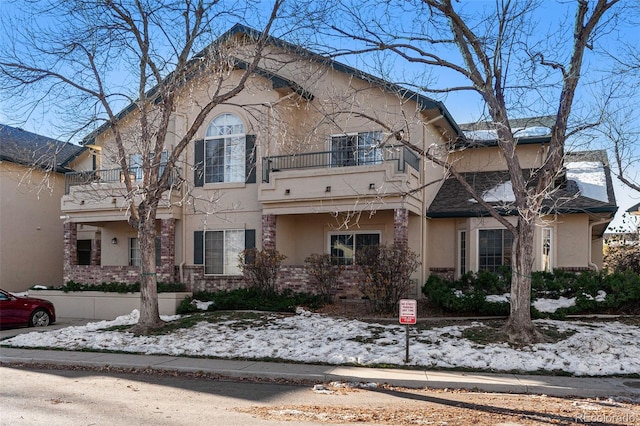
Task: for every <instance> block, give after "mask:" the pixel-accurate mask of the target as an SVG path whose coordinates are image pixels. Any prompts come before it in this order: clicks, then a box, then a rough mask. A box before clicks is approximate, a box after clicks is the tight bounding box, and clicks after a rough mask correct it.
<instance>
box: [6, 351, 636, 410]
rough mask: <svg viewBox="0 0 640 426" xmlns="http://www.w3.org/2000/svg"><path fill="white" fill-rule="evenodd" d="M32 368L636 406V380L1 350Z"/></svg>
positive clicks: (13, 361) (13, 360) (8, 358)
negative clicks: (610, 400)
mask: <svg viewBox="0 0 640 426" xmlns="http://www.w3.org/2000/svg"><path fill="white" fill-rule="evenodd" d="M20 363H37V364H54V365H63V366H84V367H106V366H110V367H117V368H140V369H146V368H151V369H157V370H166V371H180V372H203V373H212V374H219V375H221V376H224V377H228V378H231V379H233V378H249V377H258V378H268V379H290V380H309V381H313V382H317V383H326V382H331V381H353V382H365V383H370V382H375V383H387V384H389V385H393V386H402V387H410V388H423V387H429V388H440V389H442V388H450V389H452V388H455V389H469V390H478V391H484V392H509V393H532V394H544V395H549V396H561V397H564V396H576V397H619V398H624V399H630V400H633V401H640V379H632V378H628V379H625V378H593V377H585V378H579V377H558V376H533V375H519V374H485V373H463V372H443V371H424V370H423V371H420V370H404V369H386V368H384V369H383V368H364V367H345V366H326V365H309V364H286V363H275V362H259V361H236V360H221V359H203V358H186V357H174V356H165V355H133V354H114V353H98V352H74V351H54V350H39V349H14V348H7V347H0V364H1V365H2V366H5V367H10V366H11V365H12V364H20Z"/></svg>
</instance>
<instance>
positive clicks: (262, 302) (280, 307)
mask: <svg viewBox="0 0 640 426" xmlns="http://www.w3.org/2000/svg"><path fill="white" fill-rule="evenodd" d="M193 300H200V301H203V302H213V303H212V304H211V305H210V306H209V308H208V310H209V311H221V310H224V311H227V310H260V311H273V312H295V310H296V307H298V306H304V307H307V308H310V309H316V308H319V307H320V306H322V304H323V302H322V298H321V297H320V296H319V295H311V294H307V293H293V292H292V291H291V290H285V291H283V292H281V293H277V292H271V293H263V292H261V291H259V290H258V289H255V288H239V289H236V290H229V291H225V290H222V291H215V292H210V291H201V292H197V293H194V295H193V297H188V298H186V299H185V300H183V301H182V303H181V304H180V306H179V307H178V313H179V314H185V313H192V312H196V311H197V310H198V309H197V308H196V307H195V306H194V305H193V304H192V303H191V302H192V301H193Z"/></svg>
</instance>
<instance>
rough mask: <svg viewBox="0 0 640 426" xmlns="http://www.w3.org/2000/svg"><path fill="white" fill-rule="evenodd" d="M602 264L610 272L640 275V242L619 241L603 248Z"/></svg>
mask: <svg viewBox="0 0 640 426" xmlns="http://www.w3.org/2000/svg"><path fill="white" fill-rule="evenodd" d="M604 264H605V265H606V267H607V269H608V270H609V271H612V272H624V271H632V272H635V273H636V274H640V242H638V241H620V242H617V243H615V244H611V245H608V246H607V247H606V248H605V253H604Z"/></svg>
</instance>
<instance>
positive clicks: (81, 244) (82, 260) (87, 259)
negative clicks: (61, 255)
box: [76, 240, 91, 265]
mask: <svg viewBox="0 0 640 426" xmlns="http://www.w3.org/2000/svg"><path fill="white" fill-rule="evenodd" d="M76 247H77V250H78V265H91V240H78V241H77V242H76Z"/></svg>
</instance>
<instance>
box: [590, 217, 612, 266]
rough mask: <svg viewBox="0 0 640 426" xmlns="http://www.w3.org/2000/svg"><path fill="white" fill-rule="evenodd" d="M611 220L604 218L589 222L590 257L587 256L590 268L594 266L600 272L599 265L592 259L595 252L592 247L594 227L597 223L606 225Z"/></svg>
mask: <svg viewBox="0 0 640 426" xmlns="http://www.w3.org/2000/svg"><path fill="white" fill-rule="evenodd" d="M609 222H611V219H602V220H598V221H596V222H591V223H590V224H589V257H588V258H587V264H588V265H589V267H590V268H592V269H593V270H594V271H596V272H598V265H596V264H595V263H593V262H592V261H591V255H592V254H593V249H592V246H593V244H592V241H593V240H592V239H591V236H592V235H593V227H594V226H597V225H604V224H605V223H609Z"/></svg>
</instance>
